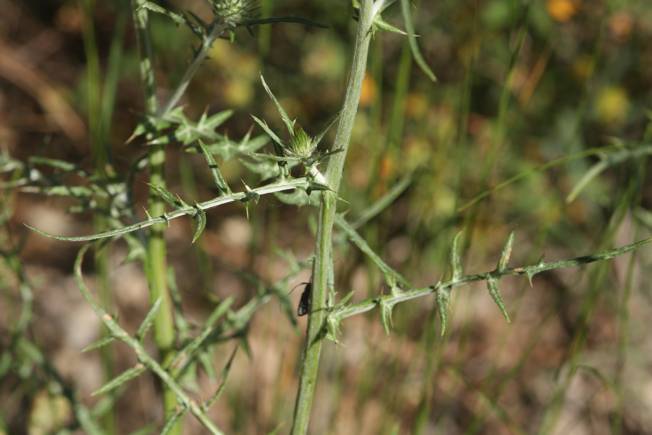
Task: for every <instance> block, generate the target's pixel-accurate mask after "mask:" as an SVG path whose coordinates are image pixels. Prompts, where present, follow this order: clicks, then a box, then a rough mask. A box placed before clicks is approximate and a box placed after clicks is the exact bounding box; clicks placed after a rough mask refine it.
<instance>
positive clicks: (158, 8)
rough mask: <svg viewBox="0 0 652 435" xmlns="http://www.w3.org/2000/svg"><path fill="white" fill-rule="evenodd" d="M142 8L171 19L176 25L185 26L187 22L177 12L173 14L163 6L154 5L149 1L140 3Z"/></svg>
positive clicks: (145, 0)
mask: <svg viewBox="0 0 652 435" xmlns="http://www.w3.org/2000/svg"><path fill="white" fill-rule="evenodd" d="M140 7H141V8H143V9H147V10H148V11H150V12H155V13H157V14H161V15H165V16H166V17H168V18H170V19H171V20H172V21H174V22H175V23H176V24H184V23H185V20H184V19H183V17H182V16H181V15H179V14H177V13H176V12H172V11H171V10H169V9H166V8H164V7H163V6H161V5H159V4H157V3H154V2H152V1H149V0H143V1H142V2H141V3H140Z"/></svg>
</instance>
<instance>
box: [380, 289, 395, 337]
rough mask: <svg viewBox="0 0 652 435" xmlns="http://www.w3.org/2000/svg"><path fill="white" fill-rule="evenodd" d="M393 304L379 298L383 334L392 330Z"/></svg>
mask: <svg viewBox="0 0 652 435" xmlns="http://www.w3.org/2000/svg"><path fill="white" fill-rule="evenodd" d="M393 309H394V304H391V303H389V302H387V301H386V300H385V299H383V298H381V299H380V320H381V321H382V323H383V328H384V329H385V334H387V335H389V334H390V333H391V332H392V325H393V322H392V310H393Z"/></svg>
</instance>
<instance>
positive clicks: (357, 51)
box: [292, 0, 373, 435]
mask: <svg viewBox="0 0 652 435" xmlns="http://www.w3.org/2000/svg"><path fill="white" fill-rule="evenodd" d="M360 3H361V5H360V18H359V21H358V29H357V34H356V39H355V48H354V52H353V62H352V65H351V72H350V76H349V81H348V84H347V88H346V96H345V98H344V106H343V108H342V112H341V115H340V121H339V124H338V127H337V133H336V135H335V142H334V144H333V149H340V150H342V151H341V152H339V153H336V154H334V155H333V156H332V157H331V159H330V161H329V165H328V169H327V172H326V180H327V183H328V186H329V188H330V189H331V190H330V191H325V192H324V193H323V194H322V197H321V198H322V199H321V208H320V212H319V227H318V233H317V246H316V253H315V263H314V269H313V270H314V272H313V281H312V284H313V287H312V292H313V294H312V306H311V310H310V311H311V312H310V315H309V318H308V331H307V336H306V344H305V349H304V357H303V363H302V367H301V378H300V380H299V391H298V393H297V399H296V404H295V408H294V421H293V424H292V434H293V435H297V434H305V433H307V431H308V425H309V422H310V414H311V409H312V402H313V398H314V395H315V387H316V384H317V377H318V372H319V356H320V354H321V347H322V338H323V336H324V321H325V318H326V314H327V312H326V309H327V306H326V300H327V296H328V282H329V273H330V267H331V264H332V244H333V237H332V236H333V224H334V222H335V212H336V208H337V207H336V202H337V192H338V190H339V187H340V184H341V179H342V173H343V170H344V162H345V160H346V154H347V150H348V147H349V142H350V139H351V132H352V130H353V123H354V121H355V116H356V113H357V111H358V104H359V101H360V92H361V89H362V81H363V79H364V74H365V70H366V66H367V54H368V52H369V42H370V40H371V31H370V30H371V24H372V21H373V11H372V5H373V1H372V0H362V1H361V2H360Z"/></svg>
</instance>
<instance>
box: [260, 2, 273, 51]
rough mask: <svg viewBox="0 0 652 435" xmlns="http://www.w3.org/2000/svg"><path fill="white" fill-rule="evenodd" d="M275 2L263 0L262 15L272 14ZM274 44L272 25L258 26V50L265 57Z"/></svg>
mask: <svg viewBox="0 0 652 435" xmlns="http://www.w3.org/2000/svg"><path fill="white" fill-rule="evenodd" d="M273 8H274V2H273V1H272V0H261V2H260V16H261V17H270V16H272V10H273ZM271 44H272V26H260V27H259V28H258V50H259V52H260V55H261V56H262V57H263V58H265V57H267V55H268V54H269V48H270V46H271Z"/></svg>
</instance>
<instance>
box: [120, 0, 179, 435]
mask: <svg viewBox="0 0 652 435" xmlns="http://www.w3.org/2000/svg"><path fill="white" fill-rule="evenodd" d="M144 3H145V1H144V0H133V1H132V7H133V12H134V24H135V27H136V35H137V39H138V47H139V50H140V58H141V59H140V74H141V79H142V82H143V85H144V87H145V112H146V114H147V115H151V116H153V115H156V113H157V110H158V102H157V98H156V86H155V81H154V70H153V62H152V60H153V56H152V46H151V42H150V38H149V34H148V33H147V27H148V12H147V9H145V7H144ZM148 160H149V171H150V174H149V176H150V179H149V182H150V185H151V189H150V193H149V203H148V208H149V212H150V214H151V215H153V216H159V215H162V214H163V213H165V202H164V201H163V199H161V197H160V196H159V195H157V194H156V189H157V188H159V189H160V188H165V177H164V169H165V148H164V146H162V145H154V146H151V147H150V148H149V155H148ZM164 231H165V224H157V225H153V226H152V229H151V231H150V234H149V237H148V239H147V255H146V259H145V269H146V273H147V281H148V283H149V290H150V300H151V301H152V303H154V301H156V300H158V299H160V300H161V308H160V309H159V311H158V313H157V315H156V318H155V320H154V341H155V342H156V347H157V348H158V351H159V354H160V358H161V360H162V363H163V365H165V364H166V363H167V361H168V360H170V359H171V358H172V357H173V352H174V340H175V331H174V319H173V316H172V300H171V297H170V293H169V291H168V287H167V261H166V246H165V237H164ZM163 407H164V410H165V419H166V420H167V419H168V418H170V417H171V416H173V415H174V414H176V412H177V394H176V393H175V392H174V391H173V390H172V389H170V388H169V386H167V385H164V386H163ZM181 428H182V422H181V419H179V421H178V422H177V423H176V424H175V425H174V427H173V428H172V429H171V430H170V432H168V433H170V434H172V435H180V434H181Z"/></svg>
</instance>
